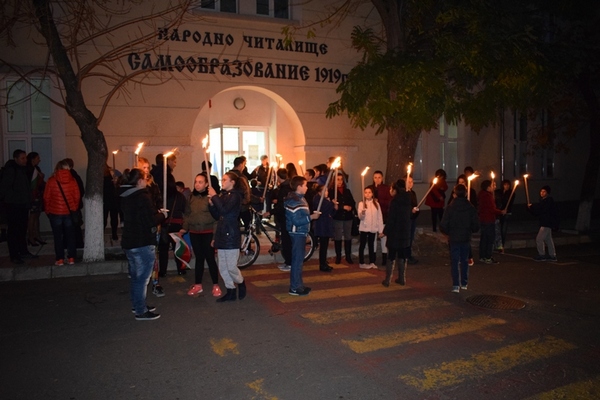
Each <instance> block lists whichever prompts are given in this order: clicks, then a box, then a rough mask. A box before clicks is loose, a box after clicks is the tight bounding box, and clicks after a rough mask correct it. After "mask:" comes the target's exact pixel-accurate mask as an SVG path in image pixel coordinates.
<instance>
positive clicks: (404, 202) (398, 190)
mask: <svg viewBox="0 0 600 400" xmlns="http://www.w3.org/2000/svg"><path fill="white" fill-rule="evenodd" d="M390 194H391V195H392V197H393V198H392V202H391V203H390V209H389V213H388V220H387V223H386V224H385V228H383V234H384V235H386V236H387V247H388V255H389V260H390V264H389V265H386V268H385V279H384V280H383V282H381V283H382V285H383V286H386V287H388V286H389V285H390V280H391V279H392V274H393V272H394V268H395V267H396V266H398V278H397V279H396V280H395V281H394V282H396V283H398V284H400V285H406V267H407V264H408V259H410V256H411V252H410V218H411V215H412V212H413V211H412V209H413V207H412V202H411V196H410V192H407V191H406V182H405V181H404V180H403V179H398V180H397V181H396V182H395V183H394V184H392V187H391V189H390ZM396 258H397V259H398V260H397V261H396Z"/></svg>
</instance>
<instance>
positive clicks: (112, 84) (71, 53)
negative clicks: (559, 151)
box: [0, 0, 193, 262]
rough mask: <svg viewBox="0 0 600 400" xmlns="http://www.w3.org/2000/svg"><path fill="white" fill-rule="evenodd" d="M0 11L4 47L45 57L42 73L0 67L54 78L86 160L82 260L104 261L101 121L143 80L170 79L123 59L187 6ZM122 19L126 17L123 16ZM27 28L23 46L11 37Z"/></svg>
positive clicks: (19, 1)
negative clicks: (93, 91) (91, 89)
mask: <svg viewBox="0 0 600 400" xmlns="http://www.w3.org/2000/svg"><path fill="white" fill-rule="evenodd" d="M0 6H1V7H2V11H1V14H0V38H1V39H4V40H5V41H6V43H7V44H8V45H9V46H13V47H24V48H27V49H29V50H30V51H34V49H35V48H39V51H40V52H44V53H45V54H46V60H47V62H46V64H45V65H44V66H43V68H37V67H36V68H29V69H27V68H26V67H24V66H23V64H21V65H19V63H17V62H14V61H12V62H11V61H8V60H7V59H5V58H2V57H0V68H3V70H4V71H6V72H8V73H10V74H17V75H18V76H19V77H20V79H21V80H22V81H24V82H30V80H31V79H32V78H33V77H39V75H40V74H43V75H44V76H48V77H51V78H53V81H54V82H57V83H58V88H59V90H60V93H61V96H62V97H61V98H58V99H56V98H53V99H51V101H52V102H54V103H55V104H59V105H60V106H62V107H64V108H65V110H66V112H67V114H68V115H69V116H70V117H71V118H72V119H73V120H74V121H75V123H76V124H77V126H78V127H79V130H80V132H81V139H82V141H83V143H84V145H85V148H86V151H87V155H88V164H87V171H86V192H85V198H84V204H85V207H84V210H85V221H86V229H85V248H84V254H83V259H84V261H88V262H90V261H100V260H104V229H103V227H104V223H103V221H102V220H103V206H102V204H103V200H102V198H103V170H104V165H105V164H106V161H107V157H108V150H107V145H106V140H105V137H104V134H103V133H102V131H101V130H100V129H99V126H100V122H101V120H102V118H103V116H104V113H105V111H106V108H107V106H108V104H109V102H110V101H111V99H113V98H114V97H115V96H124V97H125V98H127V96H128V87H130V86H129V85H133V86H134V87H137V85H144V84H146V83H147V82H148V79H147V78H148V77H149V76H150V75H151V76H152V77H153V82H154V83H153V84H157V82H158V84H160V83H163V82H165V81H167V80H169V79H171V78H172V76H171V75H170V73H169V72H168V71H161V70H160V69H159V68H147V69H144V70H141V71H134V72H133V73H132V72H131V71H130V70H128V69H127V68H126V65H124V62H123V60H124V59H125V58H126V56H127V54H129V53H130V52H131V50H132V49H133V48H135V49H136V51H141V52H152V51H153V50H155V49H157V48H158V46H159V45H160V40H159V39H158V37H157V30H158V28H166V29H171V28H174V27H177V26H179V25H180V24H181V23H182V22H184V21H185V20H187V19H189V18H193V16H192V14H190V13H189V12H188V11H189V10H190V7H192V6H193V1H192V0H173V1H169V2H160V1H158V2H155V3H154V6H155V7H150V6H149V5H148V2H147V1H143V0H113V1H111V0H87V1H84V0H81V1H51V0H2V1H0ZM158 6H160V7H158ZM147 10H150V11H149V12H148V11H147ZM129 15H133V17H129V18H127V17H128V16H129ZM27 27H34V28H35V31H36V32H37V35H36V34H35V33H36V32H32V34H31V35H30V37H29V38H28V40H27V41H25V42H23V39H22V37H17V36H18V35H16V32H17V31H19V32H22V30H23V29H24V28H27ZM24 64H26V61H25V60H24ZM92 78H94V79H100V80H101V81H102V82H104V84H105V85H106V92H105V94H104V101H103V104H102V107H101V109H100V111H99V113H98V115H96V114H94V113H93V112H92V111H90V109H89V108H88V107H87V105H86V99H85V92H84V91H83V89H82V87H83V83H84V81H85V80H86V79H92ZM5 106H10V105H8V104H5Z"/></svg>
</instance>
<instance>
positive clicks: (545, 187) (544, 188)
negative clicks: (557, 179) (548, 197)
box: [541, 185, 552, 194]
mask: <svg viewBox="0 0 600 400" xmlns="http://www.w3.org/2000/svg"><path fill="white" fill-rule="evenodd" d="M541 190H545V191H546V192H547V193H548V194H550V193H552V189H550V186H548V185H546V186H542V189H541Z"/></svg>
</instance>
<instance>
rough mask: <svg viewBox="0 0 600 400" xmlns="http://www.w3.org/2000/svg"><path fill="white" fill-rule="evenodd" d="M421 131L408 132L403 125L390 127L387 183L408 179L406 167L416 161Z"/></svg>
mask: <svg viewBox="0 0 600 400" xmlns="http://www.w3.org/2000/svg"><path fill="white" fill-rule="evenodd" d="M418 143H419V133H418V132H417V133H408V132H406V130H405V129H404V128H402V127H398V128H394V129H388V139H387V166H386V168H387V170H386V173H385V180H386V183H388V184H391V183H393V182H396V181H397V180H398V179H406V167H407V166H408V163H409V162H412V163H414V157H415V151H416V150H417V144H418Z"/></svg>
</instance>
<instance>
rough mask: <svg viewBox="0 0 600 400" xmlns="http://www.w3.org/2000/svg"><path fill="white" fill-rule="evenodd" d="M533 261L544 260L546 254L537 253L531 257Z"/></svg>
mask: <svg viewBox="0 0 600 400" xmlns="http://www.w3.org/2000/svg"><path fill="white" fill-rule="evenodd" d="M533 261H546V256H541V255H539V254H538V255H537V256H535V257H533Z"/></svg>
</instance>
